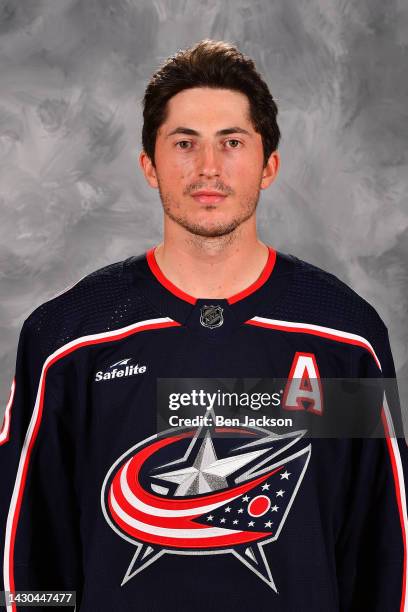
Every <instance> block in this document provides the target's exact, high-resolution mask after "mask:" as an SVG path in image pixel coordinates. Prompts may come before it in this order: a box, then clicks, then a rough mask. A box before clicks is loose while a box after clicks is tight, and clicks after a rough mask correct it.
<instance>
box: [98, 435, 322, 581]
mask: <svg viewBox="0 0 408 612" xmlns="http://www.w3.org/2000/svg"><path fill="white" fill-rule="evenodd" d="M304 433H305V432H304V431H300V432H299V431H298V432H292V433H288V434H284V435H281V436H278V435H276V434H273V433H271V432H270V431H267V430H264V429H260V428H253V427H244V428H242V427H241V428H240V429H239V432H238V431H235V429H234V428H230V427H228V428H224V429H223V430H222V431H221V430H220V429H219V428H217V429H212V428H211V427H202V428H199V429H191V428H189V429H188V428H179V429H171V430H167V431H165V432H163V433H160V434H157V435H154V436H151V437H150V438H147V439H146V440H143V441H142V442H139V443H138V444H136V445H135V446H133V447H132V448H130V449H129V450H128V451H126V452H125V453H124V454H123V455H122V456H121V457H119V458H118V460H117V461H116V462H115V463H114V464H113V465H112V466H111V468H110V469H109V471H108V473H107V475H106V477H105V480H104V483H103V486H102V491H101V503H102V510H103V513H104V516H105V519H106V521H107V522H108V524H109V525H110V527H111V528H112V529H113V530H114V531H115V532H116V533H117V534H118V535H119V536H120V537H122V538H123V539H124V540H126V541H127V542H129V543H130V544H132V545H134V546H136V547H137V549H136V552H135V553H134V555H133V558H132V559H131V561H130V565H129V567H128V569H127V571H126V574H125V576H124V578H123V580H122V585H124V584H125V583H126V582H128V581H129V580H130V579H132V578H137V574H139V573H140V572H142V571H145V570H146V571H148V566H149V565H151V564H152V563H154V561H155V560H157V559H158V558H159V557H160V556H161V555H163V554H165V553H167V554H176V555H177V554H179V555H188V554H190V555H197V554H200V555H213V554H232V555H234V556H235V557H237V559H239V560H240V561H241V562H242V563H244V564H245V565H246V566H247V567H248V569H249V570H251V571H253V572H255V574H256V575H257V576H258V577H259V578H260V579H262V580H263V581H264V582H266V583H267V584H268V585H269V586H270V587H271V588H272V589H273V590H274V591H275V592H278V588H277V587H278V585H275V582H274V580H273V577H272V573H271V568H270V567H269V563H268V561H267V559H266V556H265V553H264V551H263V547H264V546H265V545H266V544H269V543H270V542H273V541H275V540H277V539H278V538H279V536H280V533H281V531H282V529H283V526H284V523H285V521H286V518H287V516H288V514H289V512H290V509H291V506H292V504H293V503H294V502H295V498H296V495H297V492H298V489H299V487H300V485H301V482H302V479H303V476H304V474H305V471H306V469H307V466H308V463H309V459H310V455H311V445H310V444H308V445H302V444H301V441H302V438H303V436H304ZM215 434H216V435H215ZM219 434H221V435H219ZM242 436H244V437H242ZM300 446H303V447H302V448H299V447H300ZM268 557H270V559H273V548H272V545H271V549H270V550H268ZM191 562H192V563H193V562H194V560H192V561H191Z"/></svg>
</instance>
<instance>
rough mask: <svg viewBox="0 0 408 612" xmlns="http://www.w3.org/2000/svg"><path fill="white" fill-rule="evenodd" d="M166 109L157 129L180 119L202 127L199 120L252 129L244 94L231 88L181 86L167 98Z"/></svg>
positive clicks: (204, 122) (163, 129)
mask: <svg viewBox="0 0 408 612" xmlns="http://www.w3.org/2000/svg"><path fill="white" fill-rule="evenodd" d="M166 110H167V113H166V115H167V116H166V120H165V121H164V123H163V124H162V126H161V130H160V131H164V132H167V131H168V130H171V129H172V127H174V126H175V124H176V123H180V122H181V121H182V122H183V125H187V124H189V127H198V126H200V127H202V126H203V124H206V125H214V126H217V127H219V126H220V125H221V124H225V125H226V124H227V123H228V125H229V124H234V125H241V127H245V128H247V129H248V130H250V129H251V130H252V131H253V127H252V125H251V119H250V110H249V100H248V98H247V96H246V95H245V94H243V93H241V92H239V91H233V90H231V89H215V88H211V87H194V88H191V89H184V90H183V91H180V92H179V93H178V94H176V95H174V96H173V97H172V98H170V100H169V101H168V102H167V109H166ZM231 122H232V123H231ZM190 124H191V125H190ZM221 127H225V126H224V125H222V126H221Z"/></svg>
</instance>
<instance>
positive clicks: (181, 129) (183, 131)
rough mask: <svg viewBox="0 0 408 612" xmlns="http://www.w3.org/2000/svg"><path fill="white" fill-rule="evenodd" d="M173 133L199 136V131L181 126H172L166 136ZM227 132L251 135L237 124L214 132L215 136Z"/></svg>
mask: <svg viewBox="0 0 408 612" xmlns="http://www.w3.org/2000/svg"><path fill="white" fill-rule="evenodd" d="M173 134H188V135H189V136H201V134H200V132H197V130H193V129H191V128H187V127H181V126H179V127H176V128H174V130H172V131H171V132H169V133H168V134H167V136H166V138H168V137H169V136H173ZM228 134H247V136H252V134H251V133H250V132H248V131H247V130H244V128H241V127H238V126H234V127H229V128H224V129H223V130H218V132H216V133H215V135H216V136H227V135H228Z"/></svg>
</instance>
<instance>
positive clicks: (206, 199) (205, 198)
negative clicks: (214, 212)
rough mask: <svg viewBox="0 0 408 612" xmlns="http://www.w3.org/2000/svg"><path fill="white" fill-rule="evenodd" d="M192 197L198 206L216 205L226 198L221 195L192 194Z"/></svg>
mask: <svg viewBox="0 0 408 612" xmlns="http://www.w3.org/2000/svg"><path fill="white" fill-rule="evenodd" d="M192 197H193V198H194V199H195V200H196V202H200V204H216V203H217V202H221V201H222V200H225V198H226V197H227V196H226V195H222V194H221V193H198V194H193V195H192Z"/></svg>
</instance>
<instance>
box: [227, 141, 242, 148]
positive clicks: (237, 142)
mask: <svg viewBox="0 0 408 612" xmlns="http://www.w3.org/2000/svg"><path fill="white" fill-rule="evenodd" d="M226 142H235V143H236V144H237V145H240V144H241V141H240V140H237V139H236V138H230V139H229V140H227V141H226ZM232 149H238V146H233V147H232Z"/></svg>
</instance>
